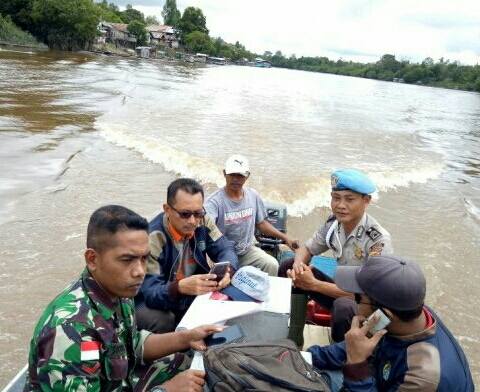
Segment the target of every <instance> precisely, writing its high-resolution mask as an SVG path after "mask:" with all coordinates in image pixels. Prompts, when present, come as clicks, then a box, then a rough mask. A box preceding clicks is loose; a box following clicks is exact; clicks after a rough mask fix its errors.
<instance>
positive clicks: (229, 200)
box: [205, 155, 298, 276]
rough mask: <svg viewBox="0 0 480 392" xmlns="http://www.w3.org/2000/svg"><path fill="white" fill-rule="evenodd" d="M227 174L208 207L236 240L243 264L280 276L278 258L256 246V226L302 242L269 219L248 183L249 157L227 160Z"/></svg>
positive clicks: (288, 239) (231, 239) (268, 234)
mask: <svg viewBox="0 0 480 392" xmlns="http://www.w3.org/2000/svg"><path fill="white" fill-rule="evenodd" d="M223 175H224V176H225V181H226V185H225V186H224V187H223V188H221V189H219V190H217V191H216V192H215V193H213V194H212V195H211V196H210V197H208V198H207V199H206V201H205V210H206V211H207V213H208V214H209V215H210V216H212V217H213V218H214V219H215V223H216V224H217V226H218V228H219V229H220V230H221V231H222V233H223V234H224V235H225V237H227V238H228V239H229V240H230V241H232V242H233V243H234V246H235V251H236V253H237V255H238V261H239V263H240V266H242V267H243V266H246V265H253V266H254V267H257V268H260V269H261V270H262V271H264V272H266V273H268V274H269V275H270V276H277V272H278V262H277V259H275V258H274V257H273V256H271V255H269V254H268V253H266V252H265V251H263V250H262V249H260V248H258V247H257V246H255V229H258V230H259V231H260V232H262V233H263V234H265V235H267V236H270V237H274V238H278V239H280V240H283V241H284V242H285V243H286V244H287V245H288V246H289V247H292V245H293V244H294V243H298V241H297V240H293V239H292V238H290V237H289V236H288V235H287V234H285V233H282V232H281V231H280V230H277V229H276V228H275V227H274V226H273V225H272V224H270V222H268V221H267V220H266V218H267V213H266V210H265V206H264V204H263V201H262V199H261V198H260V196H259V195H258V193H257V192H256V191H255V190H253V189H252V188H250V187H247V186H244V185H245V182H246V181H247V179H248V177H249V176H250V168H249V165H248V160H247V158H245V157H244V156H242V155H232V156H230V157H229V158H228V159H227V161H226V162H225V169H224V170H223Z"/></svg>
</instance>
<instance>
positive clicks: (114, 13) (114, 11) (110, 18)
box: [96, 0, 123, 23]
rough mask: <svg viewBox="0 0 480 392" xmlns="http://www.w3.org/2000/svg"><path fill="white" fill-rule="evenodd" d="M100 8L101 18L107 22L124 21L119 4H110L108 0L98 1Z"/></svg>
mask: <svg viewBox="0 0 480 392" xmlns="http://www.w3.org/2000/svg"><path fill="white" fill-rule="evenodd" d="M96 4H97V6H98V7H99V9H100V19H101V20H104V21H105V22H112V23H123V20H122V18H120V15H121V12H120V9H119V8H118V6H116V5H115V4H112V3H110V4H108V2H107V0H103V1H102V2H101V3H96Z"/></svg>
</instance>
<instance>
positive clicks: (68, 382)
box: [24, 269, 149, 392]
mask: <svg viewBox="0 0 480 392" xmlns="http://www.w3.org/2000/svg"><path fill="white" fill-rule="evenodd" d="M148 335H149V332H147V331H137V328H136V324H135V320H134V305H133V301H132V300H131V299H126V298H120V299H118V300H117V302H116V303H112V301H111V300H110V298H109V297H108V296H107V294H106V293H105V292H104V291H103V290H102V289H101V288H100V287H99V286H98V284H97V283H96V282H95V281H94V280H93V278H92V277H91V276H90V273H89V272H88V270H87V269H85V271H84V272H83V274H82V275H81V277H80V278H79V279H78V280H77V281H75V282H73V283H72V284H71V285H70V286H69V287H67V288H66V289H65V290H64V291H63V292H62V293H61V294H60V295H59V296H58V297H57V298H55V299H54V300H53V301H52V302H51V303H50V304H49V305H48V306H47V308H46V309H45V311H44V313H43V315H42V316H41V318H40V321H39V322H38V324H37V326H36V327H35V331H34V334H33V338H32V340H31V343H30V354H29V359H28V364H29V367H28V377H27V382H26V385H25V389H24V391H67V390H68V391H72V392H78V391H89V392H90V391H92V392H93V391H102V392H104V391H132V390H133V387H134V385H135V384H136V382H137V381H138V379H137V377H136V376H135V374H134V369H135V366H136V365H137V364H141V363H142V357H143V344H144V342H145V339H146V337H147V336H148Z"/></svg>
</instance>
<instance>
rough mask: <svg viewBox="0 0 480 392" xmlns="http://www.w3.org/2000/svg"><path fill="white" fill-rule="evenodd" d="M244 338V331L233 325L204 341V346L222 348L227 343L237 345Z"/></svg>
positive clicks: (240, 327) (237, 325)
mask: <svg viewBox="0 0 480 392" xmlns="http://www.w3.org/2000/svg"><path fill="white" fill-rule="evenodd" d="M244 338H245V331H244V330H243V328H242V325H241V324H233V325H230V326H228V327H226V328H225V329H223V330H222V331H220V332H215V333H213V334H211V335H209V336H207V337H206V338H205V339H203V340H204V341H205V345H206V346H207V347H208V348H213V347H218V346H222V345H224V344H229V343H239V342H242V341H243V339H244Z"/></svg>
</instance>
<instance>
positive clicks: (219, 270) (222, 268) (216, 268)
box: [210, 261, 230, 282]
mask: <svg viewBox="0 0 480 392" xmlns="http://www.w3.org/2000/svg"><path fill="white" fill-rule="evenodd" d="M229 267H230V262H229V261H221V262H219V263H215V264H214V265H213V267H212V268H211V269H210V273H211V274H215V275H217V277H216V278H215V281H217V282H220V281H221V280H222V279H223V277H224V276H225V274H226V273H227V272H228V268H229Z"/></svg>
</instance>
